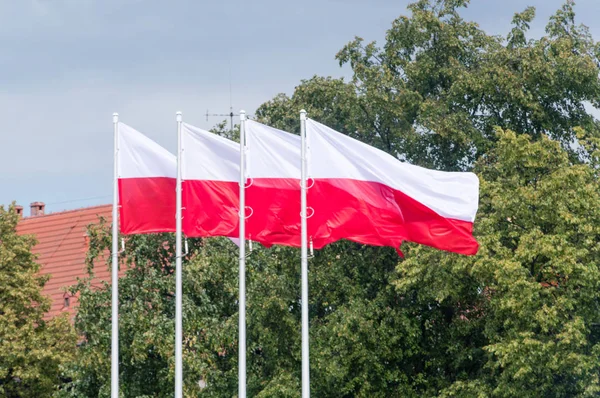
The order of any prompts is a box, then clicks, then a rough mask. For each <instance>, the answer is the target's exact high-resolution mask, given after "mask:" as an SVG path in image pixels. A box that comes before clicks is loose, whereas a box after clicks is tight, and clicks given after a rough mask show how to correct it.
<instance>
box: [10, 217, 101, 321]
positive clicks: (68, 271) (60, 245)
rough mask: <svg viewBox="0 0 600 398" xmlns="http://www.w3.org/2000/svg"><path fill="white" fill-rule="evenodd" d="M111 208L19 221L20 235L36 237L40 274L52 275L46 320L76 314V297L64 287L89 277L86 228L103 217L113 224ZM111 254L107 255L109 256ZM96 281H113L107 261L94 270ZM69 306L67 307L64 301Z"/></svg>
mask: <svg viewBox="0 0 600 398" xmlns="http://www.w3.org/2000/svg"><path fill="white" fill-rule="evenodd" d="M111 212H112V205H103V206H95V207H88V208H84V209H78V210H70V211H64V212H59V213H51V214H46V215H42V216H35V217H27V218H23V219H22V220H21V221H19V224H18V226H17V233H19V234H21V235H34V236H35V237H36V239H37V241H38V244H37V245H36V246H35V247H34V248H33V252H34V253H35V254H37V255H38V259H37V262H38V263H39V264H41V266H42V268H41V271H40V274H42V275H48V274H50V275H51V276H50V280H48V282H47V283H46V286H44V294H46V295H48V296H50V298H51V299H52V307H51V309H50V312H49V313H48V314H47V316H46V318H50V317H53V316H55V315H58V314H60V313H61V312H69V313H71V314H73V313H74V311H75V307H76V304H77V298H76V297H70V295H69V294H68V293H65V291H64V290H65V288H67V287H69V286H71V285H73V284H75V283H76V280H77V277H80V278H83V277H86V276H87V272H86V265H85V258H86V252H87V249H88V240H87V234H86V231H87V226H88V225H89V224H92V223H95V222H98V218H99V217H100V216H102V217H104V218H105V219H106V220H107V222H108V223H110V222H111V221H112V214H111ZM107 255H108V253H107ZM94 274H95V280H94V282H96V283H97V282H100V281H110V272H109V270H108V267H106V266H104V262H102V264H99V266H97V267H96V268H95V269H94ZM67 297H69V305H68V306H65V298H67Z"/></svg>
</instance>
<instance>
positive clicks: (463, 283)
mask: <svg viewBox="0 0 600 398" xmlns="http://www.w3.org/2000/svg"><path fill="white" fill-rule="evenodd" d="M497 134H498V137H499V140H498V144H497V148H496V149H495V150H493V151H492V152H490V153H489V154H488V155H486V157H485V159H482V161H481V162H480V163H479V164H478V166H477V168H476V170H477V171H478V172H479V175H480V178H481V206H480V211H479V215H478V221H477V223H476V233H477V236H478V240H479V242H480V243H481V249H480V252H479V254H478V255H477V256H476V257H471V258H468V257H459V256H451V255H447V254H445V253H440V252H436V251H434V250H430V249H428V248H424V247H412V248H411V250H410V251H409V252H408V258H407V260H406V261H404V262H402V263H400V264H399V266H398V271H399V273H400V275H399V276H400V278H399V279H398V281H397V282H396V286H397V288H398V291H399V293H401V294H406V293H407V292H410V291H419V295H420V296H422V298H421V299H422V300H426V301H428V302H429V303H430V305H431V306H435V305H450V306H451V307H452V308H454V311H455V313H454V315H453V316H452V319H451V322H450V324H449V325H447V326H446V325H444V326H443V327H442V328H441V329H442V330H439V331H438V333H443V332H445V329H447V328H449V329H457V330H459V329H465V328H466V329H470V328H472V327H473V326H476V329H475V330H473V331H472V332H476V333H477V334H476V335H477V336H479V337H478V338H479V339H480V340H481V343H480V344H478V345H477V346H476V347H474V348H475V349H474V350H473V353H474V354H475V355H474V356H473V357H472V358H470V359H469V360H470V361H473V362H474V363H473V364H475V365H476V366H475V367H474V368H473V369H472V370H471V371H465V369H462V367H459V368H457V369H454V370H453V371H452V377H448V380H447V382H448V384H449V385H448V387H447V388H446V389H444V390H443V394H442V395H443V396H477V394H483V396H495V397H514V396H520V397H541V396H543V397H567V396H568V397H572V396H595V395H597V394H598V393H600V380H599V379H598V374H599V371H600V345H599V344H598V342H599V339H600V330H599V329H598V325H599V321H600V302H599V299H600V295H599V293H598V292H599V287H600V269H599V264H600V246H599V244H598V241H599V238H600V227H599V226H600V189H599V185H598V182H599V181H598V177H597V175H596V171H595V170H594V168H593V167H590V165H587V164H573V163H572V162H570V161H569V154H568V153H567V151H565V150H564V149H562V148H561V146H560V144H558V143H557V142H555V141H552V140H550V139H548V138H545V137H542V138H541V139H540V140H538V141H537V142H532V141H531V139H530V137H528V136H526V135H521V136H517V135H516V134H515V133H513V132H510V131H506V132H504V131H502V130H498V131H497ZM424 264H429V266H427V267H425V266H424ZM440 274H441V275H440ZM439 326H440V325H436V326H435V328H437V327H439ZM459 352H460V353H467V351H466V350H465V349H464V348H462V347H461V348H460V350H459ZM453 355H456V354H454V352H453ZM459 355H460V354H459ZM449 376H450V375H449Z"/></svg>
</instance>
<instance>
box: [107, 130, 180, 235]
mask: <svg viewBox="0 0 600 398" xmlns="http://www.w3.org/2000/svg"><path fill="white" fill-rule="evenodd" d="M117 128H118V129H119V134H118V137H119V139H118V144H119V146H118V155H117V156H118V160H117V161H118V168H117V169H118V187H119V206H120V208H119V217H120V223H119V224H120V231H121V233H122V234H126V235H127V234H145V233H157V232H174V231H175V185H176V174H177V159H176V157H175V155H173V154H171V153H170V152H169V151H167V150H166V149H164V148H163V147H161V146H160V145H158V144H157V143H156V142H154V141H152V140H151V139H150V138H148V137H146V136H145V135H143V134H142V133H140V132H139V131H137V130H135V129H133V128H131V127H130V126H128V125H126V124H124V123H121V122H119V123H118V126H117Z"/></svg>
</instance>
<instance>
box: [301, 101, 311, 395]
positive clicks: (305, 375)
mask: <svg viewBox="0 0 600 398" xmlns="http://www.w3.org/2000/svg"><path fill="white" fill-rule="evenodd" d="M300 135H301V138H302V153H301V155H302V166H301V182H300V187H301V192H300V205H301V209H300V235H301V238H300V247H301V253H302V255H301V256H302V262H301V264H302V267H301V272H302V398H309V397H310V362H309V355H308V347H309V344H308V343H309V342H308V338H309V335H308V253H307V250H308V248H307V246H308V242H307V227H306V111H305V110H304V109H302V110H301V111H300Z"/></svg>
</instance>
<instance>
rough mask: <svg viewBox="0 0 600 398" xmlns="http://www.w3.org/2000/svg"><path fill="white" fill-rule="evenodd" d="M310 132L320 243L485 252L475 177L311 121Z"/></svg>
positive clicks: (311, 229) (313, 220) (312, 234)
mask: <svg viewBox="0 0 600 398" xmlns="http://www.w3.org/2000/svg"><path fill="white" fill-rule="evenodd" d="M306 136H307V146H308V152H307V153H308V177H309V180H308V186H309V187H310V189H309V190H308V194H307V203H308V206H309V207H310V208H311V209H310V210H309V212H308V213H309V216H310V213H311V212H312V213H313V215H312V217H310V219H309V220H308V237H309V239H310V238H312V240H313V242H314V247H321V246H323V245H324V244H327V243H330V242H334V241H336V240H338V239H349V240H352V241H355V242H359V243H363V244H369V245H377V246H392V247H395V248H399V247H400V245H401V243H402V242H403V241H405V240H406V241H410V242H416V243H420V244H424V245H428V246H432V247H435V248H437V249H441V250H447V251H451V252H455V253H460V254H467V255H469V254H475V253H477V249H478V243H477V241H476V240H475V238H474V237H473V233H472V232H473V221H474V220H475V214H476V213H477V207H478V202H479V179H478V178H477V176H476V175H475V174H473V173H465V172H443V171H436V170H430V169H425V168H422V167H418V166H414V165H411V164H409V163H406V162H402V161H400V160H398V159H397V158H395V157H394V156H392V155H390V154H388V153H385V152H383V151H381V150H379V149H376V148H374V147H372V146H369V145H367V144H365V143H362V142H360V141H357V140H355V139H353V138H350V137H348V136H346V135H344V134H341V133H339V132H337V131H334V130H332V129H330V128H329V127H327V126H325V125H323V124H320V123H318V122H315V121H314V120H310V119H308V120H307V121H306ZM311 185H312V187H311Z"/></svg>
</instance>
